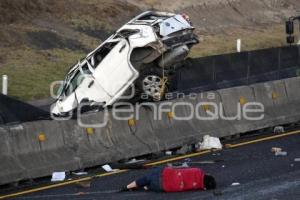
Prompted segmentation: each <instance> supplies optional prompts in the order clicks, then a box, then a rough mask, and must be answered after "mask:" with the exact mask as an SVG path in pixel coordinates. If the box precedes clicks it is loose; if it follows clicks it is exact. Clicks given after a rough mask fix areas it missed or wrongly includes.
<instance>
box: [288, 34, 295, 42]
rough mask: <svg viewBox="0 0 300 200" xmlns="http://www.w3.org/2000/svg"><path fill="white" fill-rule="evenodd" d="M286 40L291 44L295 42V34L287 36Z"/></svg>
mask: <svg viewBox="0 0 300 200" xmlns="http://www.w3.org/2000/svg"><path fill="white" fill-rule="evenodd" d="M286 42H287V43H288V44H293V43H294V42H295V36H293V35H289V36H287V38H286Z"/></svg>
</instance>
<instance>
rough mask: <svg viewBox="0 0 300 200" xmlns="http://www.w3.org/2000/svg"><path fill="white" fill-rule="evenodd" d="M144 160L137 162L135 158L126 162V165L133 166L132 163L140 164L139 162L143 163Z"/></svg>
mask: <svg viewBox="0 0 300 200" xmlns="http://www.w3.org/2000/svg"><path fill="white" fill-rule="evenodd" d="M145 161H146V160H145V159H141V160H137V159H135V158H133V159H131V160H129V161H128V162H126V164H134V163H140V162H145Z"/></svg>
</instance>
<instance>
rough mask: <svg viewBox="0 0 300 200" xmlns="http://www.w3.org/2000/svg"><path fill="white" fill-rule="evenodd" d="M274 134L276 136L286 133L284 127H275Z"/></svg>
mask: <svg viewBox="0 0 300 200" xmlns="http://www.w3.org/2000/svg"><path fill="white" fill-rule="evenodd" d="M273 132H274V133H275V134H279V133H284V127H283V126H275V127H274V131H273Z"/></svg>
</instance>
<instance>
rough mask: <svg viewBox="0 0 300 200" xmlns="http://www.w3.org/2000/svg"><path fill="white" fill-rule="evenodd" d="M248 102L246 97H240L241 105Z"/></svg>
mask: <svg viewBox="0 0 300 200" xmlns="http://www.w3.org/2000/svg"><path fill="white" fill-rule="evenodd" d="M246 102H247V101H246V99H245V97H240V104H241V105H244V104H245V103H246Z"/></svg>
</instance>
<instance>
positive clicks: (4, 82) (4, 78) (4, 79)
mask: <svg viewBox="0 0 300 200" xmlns="http://www.w3.org/2000/svg"><path fill="white" fill-rule="evenodd" d="M7 87H8V76H7V75H2V94H4V95H7Z"/></svg>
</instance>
